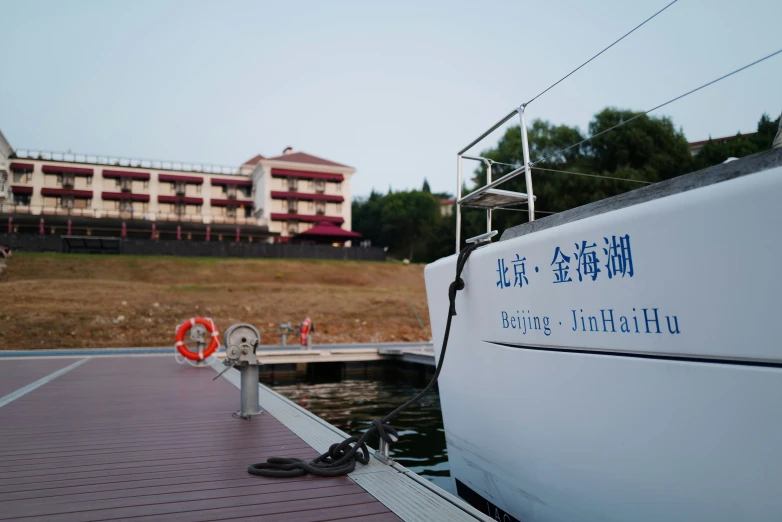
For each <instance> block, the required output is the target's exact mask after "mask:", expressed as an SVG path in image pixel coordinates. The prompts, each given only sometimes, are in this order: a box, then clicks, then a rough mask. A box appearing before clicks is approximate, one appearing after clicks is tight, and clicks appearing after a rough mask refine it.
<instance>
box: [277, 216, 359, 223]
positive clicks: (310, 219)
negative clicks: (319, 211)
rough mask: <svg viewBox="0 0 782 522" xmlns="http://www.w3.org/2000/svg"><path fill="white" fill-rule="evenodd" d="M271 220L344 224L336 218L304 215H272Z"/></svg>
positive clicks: (342, 220) (339, 218)
mask: <svg viewBox="0 0 782 522" xmlns="http://www.w3.org/2000/svg"><path fill="white" fill-rule="evenodd" d="M272 219H273V220H274V221H307V222H309V223H317V222H319V221H328V222H330V223H337V224H339V225H341V224H342V223H344V222H345V220H344V219H342V218H341V217H336V216H306V215H304V214H272Z"/></svg>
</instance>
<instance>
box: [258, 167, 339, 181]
mask: <svg viewBox="0 0 782 522" xmlns="http://www.w3.org/2000/svg"><path fill="white" fill-rule="evenodd" d="M272 176H274V177H276V178H303V179H325V180H326V181H344V179H345V176H343V175H342V174H329V173H326V172H307V171H304V170H288V169H272Z"/></svg>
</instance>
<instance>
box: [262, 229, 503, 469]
mask: <svg viewBox="0 0 782 522" xmlns="http://www.w3.org/2000/svg"><path fill="white" fill-rule="evenodd" d="M487 243H488V240H486V241H482V242H476V243H472V244H470V245H467V246H466V247H465V248H464V249H463V250H462V251H461V252H459V257H458V258H457V260H456V277H455V278H454V280H453V282H452V283H451V284H450V286H449V287H448V301H449V307H448V319H447V321H446V323H445V333H444V334H443V346H442V349H441V350H440V360H439V361H437V368H436V369H435V372H434V375H433V376H432V379H431V380H430V381H429V384H427V385H426V387H425V388H424V389H423V390H421V391H420V392H418V393H417V394H416V395H415V396H414V397H411V398H410V399H408V400H407V401H406V402H405V403H404V404H402V405H401V406H399V407H397V408H396V409H395V410H393V411H392V412H391V413H389V414H387V415H386V416H385V417H383V418H381V419H375V420H373V421H372V423H371V425H370V427H369V429H368V430H367V431H365V432H364V433H363V434H362V435H361V436H360V437H356V436H352V437H348V438H346V439H345V440H343V441H342V442H339V443H336V444H332V445H331V447H330V448H329V450H328V451H327V452H326V453H324V454H322V455H320V456H318V457H316V458H315V459H313V460H310V461H306V460H303V459H297V458H293V457H271V458H269V459H267V460H266V462H261V463H258V464H252V465H250V467H249V468H247V471H248V472H249V473H250V474H252V475H261V476H263V477H299V476H302V475H306V474H310V475H315V476H319V477H338V476H340V475H347V474H348V473H350V472H352V471H353V470H355V469H356V462H360V463H361V464H368V463H369V459H370V454H369V449H368V448H367V439H368V438H369V437H371V436H372V435H377V436H378V438H380V439H382V440H384V441H386V442H387V443H392V442H396V441H397V440H398V439H397V435H398V433H397V430H396V429H395V428H394V427H393V426H391V424H390V421H391V419H393V418H394V417H396V416H397V415H398V414H399V413H400V412H402V411H403V410H405V409H406V408H408V407H409V406H410V405H412V404H415V403H416V402H418V401H419V400H421V399H422V398H423V397H425V396H426V394H428V393H429V392H430V391H431V390H432V388H433V387H434V385H435V384H436V383H437V378H438V377H439V375H440V371H441V370H442V368H443V361H445V350H446V348H447V346H448V336H449V335H450V333H451V320H452V318H453V317H454V316H455V315H456V293H457V292H458V291H459V290H463V289H464V280H463V279H462V270H464V265H465V263H467V259H468V258H469V257H470V254H472V253H473V251H475V249H476V248H478V247H479V246H482V245H485V244H487Z"/></svg>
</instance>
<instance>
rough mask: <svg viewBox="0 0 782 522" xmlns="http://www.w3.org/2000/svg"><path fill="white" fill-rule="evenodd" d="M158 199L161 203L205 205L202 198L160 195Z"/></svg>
mask: <svg viewBox="0 0 782 522" xmlns="http://www.w3.org/2000/svg"><path fill="white" fill-rule="evenodd" d="M157 200H158V202H160V203H185V204H187V205H203V203H204V200H203V199H202V198H189V197H185V196H158V197H157Z"/></svg>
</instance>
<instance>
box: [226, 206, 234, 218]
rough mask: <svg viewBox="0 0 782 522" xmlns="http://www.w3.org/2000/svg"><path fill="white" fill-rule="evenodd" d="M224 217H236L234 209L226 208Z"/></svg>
mask: <svg viewBox="0 0 782 522" xmlns="http://www.w3.org/2000/svg"><path fill="white" fill-rule="evenodd" d="M225 215H226V216H228V217H230V218H235V217H236V207H226V209H225Z"/></svg>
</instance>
